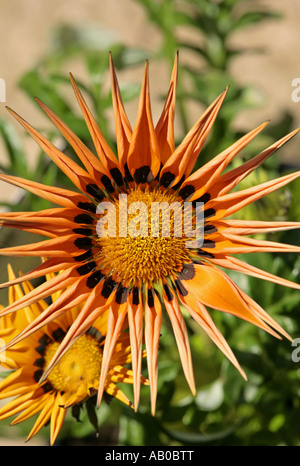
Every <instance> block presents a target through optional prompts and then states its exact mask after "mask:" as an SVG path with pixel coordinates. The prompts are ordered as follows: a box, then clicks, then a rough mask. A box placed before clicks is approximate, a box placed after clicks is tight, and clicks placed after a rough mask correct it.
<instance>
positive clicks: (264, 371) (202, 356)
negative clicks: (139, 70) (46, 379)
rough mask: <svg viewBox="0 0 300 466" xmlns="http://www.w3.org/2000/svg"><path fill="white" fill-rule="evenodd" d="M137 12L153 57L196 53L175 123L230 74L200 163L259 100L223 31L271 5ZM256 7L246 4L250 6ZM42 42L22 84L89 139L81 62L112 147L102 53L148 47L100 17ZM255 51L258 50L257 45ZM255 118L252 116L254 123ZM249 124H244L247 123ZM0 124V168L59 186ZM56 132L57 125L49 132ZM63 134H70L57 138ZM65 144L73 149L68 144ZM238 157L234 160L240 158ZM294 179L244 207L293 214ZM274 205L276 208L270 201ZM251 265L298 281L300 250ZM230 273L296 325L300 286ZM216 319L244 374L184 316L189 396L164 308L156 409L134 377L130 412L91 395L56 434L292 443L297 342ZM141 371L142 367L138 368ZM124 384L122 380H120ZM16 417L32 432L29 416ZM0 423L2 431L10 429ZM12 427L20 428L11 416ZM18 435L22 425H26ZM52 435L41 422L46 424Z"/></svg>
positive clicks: (90, 440)
mask: <svg viewBox="0 0 300 466" xmlns="http://www.w3.org/2000/svg"><path fill="white" fill-rule="evenodd" d="M135 1H136V2H137V3H138V4H139V5H140V6H141V7H142V8H143V9H144V11H145V13H146V15H147V19H148V21H149V22H151V23H152V24H154V25H155V27H156V28H157V31H158V32H159V33H160V37H161V45H160V47H159V48H158V50H157V51H156V52H155V54H153V55H154V56H152V57H151V58H152V59H157V60H161V61H163V62H164V63H167V64H168V67H169V69H171V67H172V66H173V60H174V56H175V53H176V51H177V50H179V51H180V53H182V54H184V53H185V52H188V53H189V54H192V56H193V58H194V59H193V63H198V62H199V67H198V68H197V67H195V65H190V64H188V63H186V64H181V65H180V79H179V83H178V103H177V111H178V113H179V117H180V123H181V128H180V129H181V134H178V135H177V137H178V140H180V138H181V137H182V136H183V135H184V134H185V133H186V132H187V131H188V130H189V129H190V128H191V126H192V124H193V123H194V122H191V121H189V110H188V109H189V104H190V103H191V102H194V103H197V104H199V106H204V107H205V106H207V105H208V104H210V103H211V102H212V101H213V100H214V99H215V98H216V96H217V95H218V94H219V93H220V92H221V91H222V90H223V89H224V88H225V87H226V86H227V84H230V91H229V94H228V96H227V99H226V101H225V104H224V106H223V108H222V111H221V112H220V115H219V116H218V118H217V121H216V123H215V125H214V129H213V132H212V135H211V137H210V139H209V141H208V144H207V145H206V147H205V148H204V150H203V153H202V154H201V161H200V160H199V161H198V165H197V166H199V165H200V164H202V163H204V162H205V161H207V160H208V159H209V158H211V156H212V155H216V154H217V153H218V152H219V151H220V150H222V149H223V148H224V147H226V146H228V145H229V144H231V143H232V142H234V141H235V140H236V139H237V138H238V137H240V136H241V134H239V132H237V131H236V130H234V129H233V122H234V119H235V118H236V116H237V115H238V113H239V112H240V111H242V110H244V109H245V108H251V107H254V106H258V105H263V98H262V95H261V92H260V90H259V89H256V88H255V87H253V86H252V85H251V83H249V85H248V86H247V87H241V86H240V85H239V83H238V82H237V81H236V80H235V79H234V78H233V77H232V76H231V75H230V67H229V65H230V64H231V62H232V60H234V59H235V58H236V57H237V56H238V55H240V54H242V53H247V50H245V49H233V48H232V47H231V46H230V39H231V37H232V36H233V34H238V32H239V31H240V30H242V29H244V28H247V27H252V28H253V27H255V26H256V25H258V24H260V23H262V22H263V21H266V20H275V19H276V20H278V19H279V16H278V14H277V13H275V12H273V11H269V10H268V11H267V10H265V9H263V8H262V7H261V6H260V5H259V3H258V2H256V1H253V2H251V8H250V7H249V2H247V3H246V2H245V1H244V0H224V1H217V0H215V1H211V0H181V1H172V0H135ZM252 7H253V8H252ZM182 27H184V28H186V29H188V30H189V31H192V32H193V34H192V36H191V37H193V40H192V39H189V40H186V39H184V40H183V39H182V38H181V35H180V33H179V32H180V28H182ZM50 42H51V48H50V51H49V52H48V53H47V54H45V55H44V56H43V57H42V58H41V60H40V61H39V63H37V64H36V66H35V67H34V68H33V69H31V70H28V72H27V73H26V74H25V75H23V76H22V77H21V79H20V83H19V84H20V88H21V89H22V90H23V91H24V93H25V94H26V95H28V97H29V98H30V99H31V100H32V99H33V98H34V97H35V96H38V97H39V98H40V99H41V100H42V101H44V102H45V103H46V104H47V105H49V106H50V107H51V108H52V109H53V110H54V111H55V112H56V113H57V114H58V115H59V116H60V117H61V118H62V119H63V120H64V121H65V122H66V123H67V124H68V125H69V126H70V127H71V128H72V129H73V130H74V131H75V132H76V134H77V135H78V136H79V137H81V138H82V140H83V141H84V142H85V144H87V145H90V138H89V135H88V131H87V128H86V125H85V123H84V122H83V120H82V117H81V116H80V115H79V114H77V113H76V112H74V110H73V108H72V105H71V104H70V103H69V102H68V99H67V92H65V91H66V88H67V86H68V87H69V85H70V84H69V79H68V76H67V71H66V69H67V67H68V66H69V65H70V64H71V63H72V62H73V61H74V60H76V61H79V62H80V63H82V64H83V65H84V67H85V72H86V79H85V80H84V82H83V81H82V82H79V83H78V84H79V86H80V88H81V89H82V90H83V91H84V94H85V96H87V98H88V99H89V102H91V110H92V111H93V113H94V114H95V116H96V119H97V121H98V122H99V124H100V126H101V129H102V131H103V133H104V135H105V137H106V138H107V139H108V140H109V141H110V144H111V145H112V146H114V144H115V140H114V137H113V136H112V135H111V133H110V131H109V124H108V118H107V111H108V110H109V108H110V107H111V93H110V91H109V90H107V86H106V85H105V84H106V79H107V73H108V52H109V51H112V52H113V57H114V63H115V66H116V67H117V68H118V69H119V70H122V69H126V68H128V67H134V66H137V65H139V64H140V63H142V62H143V61H144V60H145V57H147V56H148V55H149V52H148V51H145V50H140V49H139V48H136V49H130V48H127V47H125V46H124V45H122V44H119V43H118V42H116V41H115V38H114V37H113V35H111V34H110V33H109V31H105V30H103V28H101V27H100V26H93V27H90V26H89V27H85V26H82V27H75V26H74V27H73V26H70V25H60V26H58V27H57V28H56V29H55V30H54V31H53V34H52V37H51V41H50ZM257 52H258V53H263V51H261V50H260V51H257ZM139 89H140V87H139V85H136V84H135V83H130V84H126V85H125V86H122V88H121V91H122V96H123V99H124V101H128V100H131V99H134V98H136V97H137V95H138V92H139ZM258 123H260V122H258ZM292 123H293V121H292V117H291V116H290V115H289V114H288V113H286V114H284V115H283V118H282V121H279V122H278V123H277V125H275V126H274V125H273V126H271V125H270V127H268V128H267V129H266V130H265V131H264V135H263V136H259V137H258V138H257V141H256V142H255V143H254V144H253V145H252V146H251V148H249V151H248V152H247V154H248V155H247V157H250V156H252V155H253V154H256V153H257V152H258V151H259V150H261V148H264V147H266V144H269V143H272V142H274V137H275V136H276V138H279V137H281V136H283V135H284V134H286V133H287V132H288V131H289V130H290V129H291V128H292ZM248 130H249V129H248ZM0 134H1V138H2V140H3V142H4V146H5V148H6V152H7V159H8V163H7V164H6V165H5V166H2V167H0V168H1V170H3V171H5V172H7V173H9V174H16V175H18V176H21V177H25V178H29V179H34V180H40V181H41V182H42V183H45V184H50V185H51V184H56V185H59V186H65V177H62V176H61V175H60V172H59V170H57V169H56V167H55V166H54V165H53V164H49V162H48V160H47V159H46V158H45V157H44V155H43V154H40V156H39V157H38V161H37V163H36V165H35V166H34V167H33V168H32V169H31V168H29V165H28V156H27V154H26V153H25V151H24V148H23V142H22V140H20V138H19V136H18V135H17V134H16V132H15V130H14V127H13V126H12V125H11V123H8V122H7V121H2V120H1V121H0ZM47 136H48V137H50V138H51V139H53V138H54V137H57V133H56V132H55V131H54V130H51V132H49V133H48V134H47ZM64 144H66V143H65V142H64ZM64 150H65V151H66V152H67V153H68V154H70V155H72V156H73V155H74V154H72V151H71V149H70V147H69V146H67V145H65V146H64ZM243 161H244V159H239V160H238V161H234V162H233V163H234V164H237V165H238V164H240V163H241V162H243ZM281 173H282V167H281V166H280V165H279V163H278V160H277V159H276V156H275V157H273V158H272V159H270V160H268V161H267V162H266V163H265V164H264V166H263V167H261V168H259V169H257V170H256V171H255V173H253V174H251V176H249V177H248V178H247V179H246V180H244V181H243V184H242V185H241V187H243V188H244V187H249V186H251V185H254V184H257V183H260V182H263V181H265V180H267V179H270V178H272V177H277V176H280V175H281ZM299 196H300V182H299V180H298V181H297V182H294V183H293V184H292V185H291V186H290V187H289V188H287V189H284V190H281V192H280V193H275V194H274V195H271V196H269V197H268V198H264V199H263V200H262V201H259V202H257V203H255V205H253V206H251V207H249V208H248V209H245V210H244V211H243V212H242V213H241V218H243V219H245V218H248V219H251V218H252V219H260V220H272V219H276V220H293V221H295V220H297V219H299V217H300V206H299V202H298V200H299ZM278 206H280V208H279V207H278ZM6 207H8V208H10V209H12V210H20V203H19V204H18V205H16V204H15V203H13V202H12V203H10V204H7V205H6ZM21 207H22V209H24V210H38V209H41V208H45V207H46V204H45V202H44V201H41V200H39V199H38V198H36V197H35V196H31V195H30V194H26V195H24V197H23V198H22V206H21ZM269 239H272V240H273V239H274V240H276V241H279V240H280V241H282V242H286V243H291V244H298V245H300V240H299V234H298V233H297V231H291V232H288V233H280V234H279V233H277V234H273V235H270V237H269ZM243 259H244V260H245V261H248V262H249V263H251V264H252V265H253V266H255V267H260V268H262V269H265V270H267V271H268V272H271V273H273V274H278V275H280V276H282V277H284V278H287V279H289V280H292V281H294V282H297V283H299V279H300V260H299V257H297V256H296V255H295V254H285V255H284V254H279V255H274V254H273V255H272V254H269V253H265V254H262V255H255V254H253V255H248V256H247V257H245V258H243ZM230 276H231V277H232V278H233V279H234V280H235V281H236V282H237V283H238V284H239V286H240V287H241V288H242V289H243V290H245V291H246V292H247V293H248V294H249V295H250V296H251V297H252V298H253V299H254V300H256V301H257V302H258V303H259V304H260V305H261V306H262V307H263V308H264V309H265V310H266V311H267V312H268V313H269V314H270V315H271V316H272V317H274V318H275V319H276V320H277V321H278V322H279V324H281V325H282V326H283V327H284V328H285V329H286V330H287V331H288V332H289V333H290V334H291V336H292V338H297V337H299V336H300V310H299V299H300V293H299V291H295V290H290V289H287V288H284V287H281V286H279V285H275V284H273V283H270V282H263V283H262V281H260V280H258V279H256V278H253V277H248V276H244V275H240V274H238V273H233V272H232V273H230ZM211 314H212V316H213V318H214V320H215V323H216V324H217V326H218V327H219V328H220V330H221V331H222V333H223V334H224V336H225V338H226V339H227V341H228V342H229V344H230V346H231V347H232V348H233V351H234V353H235V354H236V356H237V358H238V360H239V362H240V363H241V365H242V367H243V368H244V370H245V371H246V373H247V375H248V382H245V381H244V380H243V379H242V378H241V376H240V374H239V373H238V372H237V370H236V369H235V368H234V367H232V366H231V364H230V363H229V362H228V361H227V360H226V358H225V357H223V355H222V354H221V352H220V351H219V350H218V349H217V348H216V347H215V346H214V344H213V343H212V342H211V341H210V340H209V339H208V337H207V336H206V335H205V334H204V332H203V331H202V330H201V329H200V328H199V327H198V326H197V325H195V324H194V323H193V322H192V321H191V320H187V324H188V330H189V333H190V341H191V347H192V354H193V361H194V368H195V378H196V384H197V388H198V390H197V396H196V397H195V398H194V397H193V396H192V395H191V394H190V392H189V389H188V387H187V384H186V382H185V380H184V376H183V374H182V369H181V367H180V364H179V356H178V353H177V349H176V345H175V341H174V337H173V335H172V332H171V331H170V328H169V325H168V323H167V319H166V320H165V321H164V323H163V327H162V332H161V333H162V339H161V351H160V359H159V377H158V380H159V386H158V399H157V412H156V415H155V417H153V416H152V415H151V414H150V406H149V405H150V401H149V388H148V387H143V388H142V396H141V403H140V408H139V411H138V413H135V412H134V411H133V410H131V408H127V407H125V406H123V405H122V404H121V403H120V402H118V401H117V400H113V401H112V402H111V403H108V404H106V403H102V405H101V407H100V409H96V410H95V409H94V406H93V402H94V400H93V399H92V400H91V401H90V403H89V405H87V406H83V407H82V408H81V409H80V410H79V412H76V413H75V412H73V416H74V417H75V419H77V421H78V422H74V418H72V417H71V415H68V417H67V420H66V421H65V423H64V426H63V428H62V430H61V433H60V435H59V441H58V443H59V442H60V443H61V444H68V445H70V444H77V445H78V444H82V443H83V444H94V445H97V444H98V445H101V444H102V445H103V444H105V445H110V444H114V445H116V444H120V445H124V446H128V445H166V446H168V445H194V446H196V445H199V446H201V445H244V446H245V445H288V446H299V445H300V434H299V428H298V424H299V421H298V420H299V417H300V401H299V399H300V397H299V377H300V375H299V374H300V370H299V369H300V366H299V364H300V363H299V362H294V361H293V360H292V352H293V350H294V349H295V348H294V347H293V346H292V344H291V342H289V341H283V340H282V341H279V340H277V339H275V338H274V337H273V336H271V335H268V334H265V333H264V332H263V331H262V330H259V329H257V328H255V327H254V326H251V325H250V324H249V323H247V322H243V321H238V319H237V318H234V317H233V316H229V315H225V314H223V313H220V312H217V311H213V310H212V311H211ZM145 375H146V371H145ZM122 389H124V391H125V392H126V391H128V396H129V397H130V398H132V393H131V392H130V391H129V388H128V386H125V387H122ZM29 424H30V425H31V422H30V423H29V421H27V422H26V423H24V424H22V425H21V426H20V429H21V431H22V432H23V431H25V429H26V432H28V425H29ZM3 426H4V423H3V422H2V423H1V426H0V428H1V429H2V431H1V433H2V434H3V435H4V434H5V433H6V430H5V427H3ZM14 429H17V427H14ZM24 435H25V434H24ZM44 435H45V436H47V437H45V438H48V436H49V432H48V431H47V429H45V430H44Z"/></svg>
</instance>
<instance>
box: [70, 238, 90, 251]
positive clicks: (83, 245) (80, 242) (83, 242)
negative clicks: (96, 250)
mask: <svg viewBox="0 0 300 466" xmlns="http://www.w3.org/2000/svg"><path fill="white" fill-rule="evenodd" d="M74 244H75V246H76V247H77V248H78V249H90V248H91V247H92V245H93V240H92V239H91V238H88V237H86V236H83V237H81V238H76V239H75V241H74Z"/></svg>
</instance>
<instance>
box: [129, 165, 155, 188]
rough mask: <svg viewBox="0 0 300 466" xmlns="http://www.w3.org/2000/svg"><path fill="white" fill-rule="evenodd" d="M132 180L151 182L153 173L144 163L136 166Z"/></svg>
mask: <svg viewBox="0 0 300 466" xmlns="http://www.w3.org/2000/svg"><path fill="white" fill-rule="evenodd" d="M133 178H134V181H135V182H136V183H137V184H139V183H151V181H152V180H153V174H152V171H151V169H150V167H149V166H148V165H144V166H143V167H140V168H137V169H136V170H135V172H134V175H133Z"/></svg>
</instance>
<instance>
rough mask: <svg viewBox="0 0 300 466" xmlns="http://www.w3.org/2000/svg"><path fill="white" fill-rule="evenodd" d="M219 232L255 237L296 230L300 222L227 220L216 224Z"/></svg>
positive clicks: (299, 226)
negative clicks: (272, 232)
mask: <svg viewBox="0 0 300 466" xmlns="http://www.w3.org/2000/svg"><path fill="white" fill-rule="evenodd" d="M214 225H215V226H216V228H217V229H218V231H223V230H226V231H225V232H226V234H233V235H254V234H257V233H269V232H271V231H284V230H295V229H298V228H300V222H275V221H274V222H264V221H261V220H239V219H227V220H220V221H217V222H214Z"/></svg>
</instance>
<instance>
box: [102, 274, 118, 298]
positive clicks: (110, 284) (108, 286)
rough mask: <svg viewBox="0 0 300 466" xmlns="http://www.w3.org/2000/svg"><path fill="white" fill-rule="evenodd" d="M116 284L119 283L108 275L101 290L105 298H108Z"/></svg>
mask: <svg viewBox="0 0 300 466" xmlns="http://www.w3.org/2000/svg"><path fill="white" fill-rule="evenodd" d="M116 286H117V283H116V282H115V281H114V280H113V279H112V278H111V277H108V278H107V279H106V280H105V282H104V284H103V289H102V291H101V294H102V296H104V298H108V297H109V296H110V295H111V293H112V292H113V291H114V289H115V288H116Z"/></svg>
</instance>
